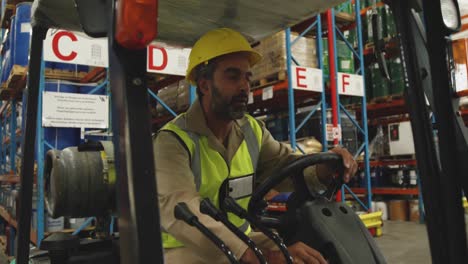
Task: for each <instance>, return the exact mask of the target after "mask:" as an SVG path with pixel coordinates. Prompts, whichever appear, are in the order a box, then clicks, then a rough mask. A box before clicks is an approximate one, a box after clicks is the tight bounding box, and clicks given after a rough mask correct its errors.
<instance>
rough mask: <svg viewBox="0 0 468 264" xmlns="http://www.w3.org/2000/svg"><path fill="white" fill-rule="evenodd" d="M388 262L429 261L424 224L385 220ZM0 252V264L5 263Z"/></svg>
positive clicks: (380, 242)
mask: <svg viewBox="0 0 468 264" xmlns="http://www.w3.org/2000/svg"><path fill="white" fill-rule="evenodd" d="M376 241H377V244H378V245H379V247H380V249H381V250H382V253H383V255H384V256H385V258H386V260H387V263H388V264H406V263H408V264H426V263H431V255H430V252H429V243H428V240H427V233H426V226H425V225H421V224H418V223H413V222H400V221H385V223H384V226H383V236H381V237H379V238H376ZM7 263H8V261H7V258H6V256H5V255H4V254H3V253H0V264H7Z"/></svg>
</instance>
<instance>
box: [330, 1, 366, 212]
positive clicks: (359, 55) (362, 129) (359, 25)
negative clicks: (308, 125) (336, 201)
mask: <svg viewBox="0 0 468 264" xmlns="http://www.w3.org/2000/svg"><path fill="white" fill-rule="evenodd" d="M348 2H349V3H350V4H352V1H351V0H349V1H348ZM354 2H355V4H354V13H355V19H356V33H357V37H358V39H357V40H358V43H357V48H358V50H357V51H356V50H355V49H354V47H353V45H352V44H350V43H349V41H348V40H347V39H346V38H345V36H344V34H343V33H342V32H341V30H340V29H339V28H338V27H337V26H336V23H335V20H334V16H333V19H332V21H333V22H332V25H329V26H330V27H329V28H333V29H334V30H333V33H334V34H333V35H334V37H333V43H334V48H335V51H336V37H335V36H336V35H335V33H338V35H339V36H340V38H341V39H342V40H343V41H344V42H345V43H346V46H348V48H349V49H350V50H351V51H352V52H353V55H354V56H355V57H356V58H357V61H358V63H359V68H358V70H357V71H356V74H360V75H361V76H362V77H363V82H362V83H363V87H362V89H363V96H362V98H361V111H362V112H361V116H362V126H360V125H359V123H358V122H357V121H356V120H355V119H354V118H353V117H352V116H351V115H350V113H349V112H348V111H347V110H346V108H345V107H344V105H343V104H342V103H341V102H340V100H339V97H338V100H337V103H338V105H337V106H336V107H338V113H340V112H341V111H343V112H344V113H345V115H346V116H347V117H348V118H349V119H350V120H351V122H352V123H353V124H354V125H355V126H356V127H357V128H358V131H359V132H361V133H362V136H363V141H364V142H363V144H362V145H361V147H360V148H359V149H358V151H357V152H356V153H355V155H354V156H355V157H357V156H359V155H360V154H361V153H362V151H364V173H365V179H366V187H367V207H366V206H364V204H363V203H362V202H361V200H360V199H359V198H358V197H357V196H356V195H355V194H354V193H353V192H352V191H351V189H350V188H349V187H348V186H347V185H343V187H342V189H341V195H342V200H343V201H344V200H345V190H347V191H348V192H349V193H350V194H351V195H352V196H353V197H354V198H355V199H356V201H358V202H360V203H361V205H363V207H364V208H365V209H367V210H368V211H370V210H371V205H372V187H371V179H370V164H369V158H370V157H369V138H368V136H369V133H368V128H367V98H366V92H365V91H366V83H365V70H364V68H365V67H364V66H365V65H364V49H363V45H364V43H363V39H362V21H361V6H360V1H354ZM331 11H332V12H334V10H333V9H332V10H331ZM333 74H335V76H337V72H336V69H335V72H334V73H333ZM335 89H336V93H337V96H338V86H337V87H335ZM338 120H339V121H341V120H340V119H339V118H338Z"/></svg>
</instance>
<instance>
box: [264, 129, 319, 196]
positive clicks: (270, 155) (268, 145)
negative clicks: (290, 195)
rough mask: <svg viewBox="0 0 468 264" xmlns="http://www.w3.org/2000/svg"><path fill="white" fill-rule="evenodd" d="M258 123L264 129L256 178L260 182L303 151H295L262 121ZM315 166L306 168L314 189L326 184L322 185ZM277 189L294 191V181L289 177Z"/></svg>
mask: <svg viewBox="0 0 468 264" xmlns="http://www.w3.org/2000/svg"><path fill="white" fill-rule="evenodd" d="M258 123H259V124H260V126H261V127H262V130H263V137H262V146H261V150H260V157H259V163H258V169H257V178H256V183H257V184H260V183H261V182H263V181H264V180H265V179H266V178H267V177H269V176H270V175H272V174H273V173H274V172H275V171H277V170H279V169H280V168H283V167H284V166H286V165H287V164H289V163H291V162H293V161H294V160H296V159H297V158H299V157H300V156H302V153H300V152H293V150H292V149H291V147H290V146H289V145H287V144H284V143H281V142H279V141H277V140H276V139H274V138H273V136H272V135H271V133H270V131H268V129H266V127H265V124H264V123H263V122H262V121H258ZM315 167H316V166H310V167H308V168H306V169H305V170H304V175H305V178H306V182H308V183H311V184H312V185H313V187H314V189H323V188H324V185H322V184H321V182H320V181H319V179H318V177H317V173H316V168H315ZM275 190H277V191H280V192H288V191H293V190H294V187H293V183H292V181H291V180H290V179H289V178H288V179H286V180H284V181H283V182H282V183H280V184H279V185H278V186H277V187H275Z"/></svg>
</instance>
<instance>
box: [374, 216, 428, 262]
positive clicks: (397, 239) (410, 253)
mask: <svg viewBox="0 0 468 264" xmlns="http://www.w3.org/2000/svg"><path fill="white" fill-rule="evenodd" d="M382 231H383V235H382V236H381V237H379V238H376V241H377V244H378V245H379V247H380V249H381V250H382V253H383V255H384V256H385V258H386V260H387V263H389V264H406V263H408V264H409V263H411V264H419V263H421V264H426V263H431V262H432V261H431V254H430V250H429V241H428V238H427V232H426V226H425V225H423V224H419V223H413V222H403V221H385V222H384V226H383V230H382Z"/></svg>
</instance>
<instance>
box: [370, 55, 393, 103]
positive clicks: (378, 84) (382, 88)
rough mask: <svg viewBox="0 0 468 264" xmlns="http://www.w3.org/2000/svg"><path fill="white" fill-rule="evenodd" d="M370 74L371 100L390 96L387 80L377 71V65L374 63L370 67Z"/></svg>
mask: <svg viewBox="0 0 468 264" xmlns="http://www.w3.org/2000/svg"><path fill="white" fill-rule="evenodd" d="M370 72H371V76H372V79H371V85H372V96H373V98H377V97H384V96H387V95H390V85H389V82H388V80H386V79H385V78H384V76H383V75H382V73H381V72H380V69H379V64H378V63H374V64H373V65H372V66H371V67H370Z"/></svg>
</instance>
